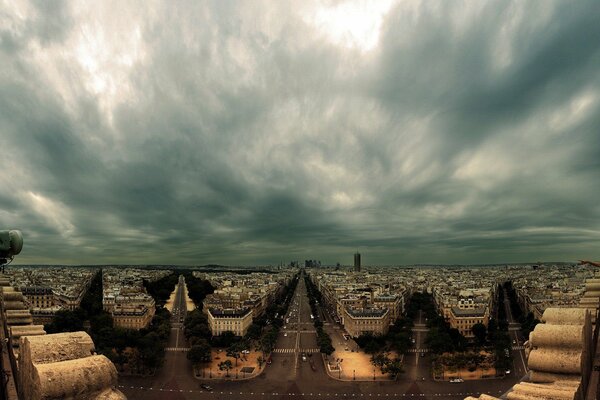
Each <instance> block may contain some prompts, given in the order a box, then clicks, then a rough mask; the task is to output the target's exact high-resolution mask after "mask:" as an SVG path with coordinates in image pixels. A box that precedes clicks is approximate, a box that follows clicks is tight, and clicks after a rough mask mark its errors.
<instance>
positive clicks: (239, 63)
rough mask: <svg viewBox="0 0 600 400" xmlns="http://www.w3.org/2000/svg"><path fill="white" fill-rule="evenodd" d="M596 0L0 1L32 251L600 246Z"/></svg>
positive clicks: (415, 259) (101, 257)
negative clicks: (478, 0)
mask: <svg viewBox="0 0 600 400" xmlns="http://www.w3.org/2000/svg"><path fill="white" fill-rule="evenodd" d="M598 20H600V5H599V4H598V3H597V2H595V1H589V2H586V1H580V2H576V3H566V2H561V1H539V2H538V1H532V2H508V1H501V2H498V1H492V2H482V3H474V2H465V3H464V4H461V3H458V2H446V1H422V2H415V1H399V2H392V1H387V2H386V1H375V2H372V3H369V2H364V1H357V2H351V3H346V2H333V1H323V2H306V1H302V2H297V3H292V4H289V3H287V2H272V1H264V2H261V1H255V2H249V1H244V2H222V1H213V2H202V3H198V2H191V3H189V4H188V3H184V2H179V3H176V4H173V3H171V2H166V3H152V2H150V3H149V2H147V1H144V2H139V3H134V2H126V3H123V2H116V3H112V4H111V3H109V2H102V3H99V4H95V7H94V8H91V7H89V4H86V3H76V2H59V1H53V2H42V1H35V2H32V3H25V2H22V3H21V2H19V3H16V4H12V3H11V4H4V5H2V7H1V8H0V60H2V62H1V63H0V151H1V154H2V159H1V160H2V161H1V163H0V165H1V168H0V227H2V228H20V229H22V231H23V233H24V236H25V240H26V243H25V247H24V251H23V254H22V255H21V256H19V258H18V262H20V263H98V264H99V263H135V264H139V263H173V264H206V263H223V264H268V263H273V264H275V263H278V262H280V261H282V260H283V261H284V262H285V261H289V260H293V259H300V260H304V259H306V258H317V259H321V260H322V261H323V262H324V263H335V262H341V263H343V264H350V263H351V258H352V253H353V252H354V251H355V250H356V249H359V250H360V251H361V252H362V253H363V259H364V260H365V263H367V264H410V263H488V262H489V263H494V262H512V261H527V260H531V261H536V260H573V259H576V258H581V257H586V258H600V253H599V250H598V249H599V246H598V244H599V242H600V222H599V221H600V47H599V46H598V43H600V24H598V23H597V21H598Z"/></svg>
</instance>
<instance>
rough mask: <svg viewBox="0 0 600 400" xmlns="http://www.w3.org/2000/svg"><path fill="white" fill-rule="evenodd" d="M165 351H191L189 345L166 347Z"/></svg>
mask: <svg viewBox="0 0 600 400" xmlns="http://www.w3.org/2000/svg"><path fill="white" fill-rule="evenodd" d="M165 351H190V348H189V347H166V348H165Z"/></svg>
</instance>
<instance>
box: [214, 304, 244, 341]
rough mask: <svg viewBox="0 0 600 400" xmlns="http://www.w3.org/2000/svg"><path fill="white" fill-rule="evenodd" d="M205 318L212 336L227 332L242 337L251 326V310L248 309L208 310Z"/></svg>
mask: <svg viewBox="0 0 600 400" xmlns="http://www.w3.org/2000/svg"><path fill="white" fill-rule="evenodd" d="M207 316H208V324H209V326H210V331H211V333H212V334H213V336H219V335H221V334H223V333H224V332H228V331H229V332H233V333H234V334H235V335H236V336H244V335H245V334H246V332H247V331H248V328H249V327H250V325H252V310H251V309H250V308H240V309H217V308H209V309H208V310H207Z"/></svg>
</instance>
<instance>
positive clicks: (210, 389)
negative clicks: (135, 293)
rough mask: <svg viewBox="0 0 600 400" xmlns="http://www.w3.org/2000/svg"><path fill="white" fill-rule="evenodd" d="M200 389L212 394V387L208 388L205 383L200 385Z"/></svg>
mask: <svg viewBox="0 0 600 400" xmlns="http://www.w3.org/2000/svg"><path fill="white" fill-rule="evenodd" d="M200 387H201V388H202V389H204V390H206V391H208V392H212V391H213V388H212V387H210V386H208V385H207V384H206V383H203V384H201V385H200Z"/></svg>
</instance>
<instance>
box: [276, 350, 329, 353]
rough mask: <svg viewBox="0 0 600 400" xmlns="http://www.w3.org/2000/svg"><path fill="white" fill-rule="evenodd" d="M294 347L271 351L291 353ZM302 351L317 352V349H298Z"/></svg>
mask: <svg viewBox="0 0 600 400" xmlns="http://www.w3.org/2000/svg"><path fill="white" fill-rule="evenodd" d="M295 351H296V349H274V350H273V353H293V352H295ZM298 351H300V352H302V353H318V352H319V349H298Z"/></svg>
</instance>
